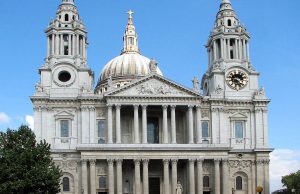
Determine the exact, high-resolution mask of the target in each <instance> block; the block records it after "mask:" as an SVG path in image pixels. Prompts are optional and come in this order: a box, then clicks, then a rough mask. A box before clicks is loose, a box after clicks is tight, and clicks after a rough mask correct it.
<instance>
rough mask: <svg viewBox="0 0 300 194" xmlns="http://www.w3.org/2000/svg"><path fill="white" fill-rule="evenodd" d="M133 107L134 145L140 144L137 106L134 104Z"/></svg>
mask: <svg viewBox="0 0 300 194" xmlns="http://www.w3.org/2000/svg"><path fill="white" fill-rule="evenodd" d="M133 107H134V143H140V133H139V105H137V104H135V105H133Z"/></svg>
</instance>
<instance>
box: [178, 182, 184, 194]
mask: <svg viewBox="0 0 300 194" xmlns="http://www.w3.org/2000/svg"><path fill="white" fill-rule="evenodd" d="M182 193H183V189H182V185H181V184H180V181H178V182H177V186H176V194H182Z"/></svg>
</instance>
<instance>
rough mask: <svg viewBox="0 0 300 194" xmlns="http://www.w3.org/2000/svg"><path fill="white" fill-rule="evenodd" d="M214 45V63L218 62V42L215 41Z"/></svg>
mask: <svg viewBox="0 0 300 194" xmlns="http://www.w3.org/2000/svg"><path fill="white" fill-rule="evenodd" d="M213 42H214V43H213V44H214V46H213V47H214V61H216V60H217V44H216V41H215V40H213Z"/></svg>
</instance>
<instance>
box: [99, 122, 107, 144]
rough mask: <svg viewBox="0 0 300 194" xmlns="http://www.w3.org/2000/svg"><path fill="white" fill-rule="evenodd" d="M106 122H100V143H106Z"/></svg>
mask: <svg viewBox="0 0 300 194" xmlns="http://www.w3.org/2000/svg"><path fill="white" fill-rule="evenodd" d="M105 128H106V127H105V120H99V121H98V143H99V144H101V143H105V142H106V141H105V139H106V131H105Z"/></svg>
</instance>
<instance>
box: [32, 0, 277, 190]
mask: <svg viewBox="0 0 300 194" xmlns="http://www.w3.org/2000/svg"><path fill="white" fill-rule="evenodd" d="M132 14H133V12H132V11H129V19H128V24H127V28H126V31H125V35H124V49H123V50H122V54H121V55H120V57H117V58H116V59H115V60H112V61H110V62H109V63H108V64H107V65H106V66H105V68H104V70H103V72H102V75H101V76H100V78H99V81H98V85H97V87H96V89H95V90H94V89H93V87H94V86H93V83H94V75H93V72H92V71H91V70H90V69H89V67H88V65H87V58H86V47H87V32H86V29H85V26H84V24H83V23H82V21H81V20H80V17H79V14H78V11H77V8H76V6H75V5H74V1H73V0H63V1H62V3H61V5H60V6H59V9H58V11H57V14H56V19H55V20H53V21H51V23H50V25H49V26H48V28H47V30H46V33H47V38H48V53H47V58H46V61H45V64H44V65H43V66H42V67H41V68H40V71H39V72H40V75H41V80H40V82H39V83H38V84H37V85H36V92H35V94H34V95H33V96H32V97H31V100H32V103H33V106H34V120H35V134H36V137H37V139H38V140H41V139H46V140H47V142H49V143H51V146H52V156H53V158H54V161H55V163H56V164H57V165H59V166H60V167H61V169H62V171H63V173H64V175H63V177H62V186H61V190H62V191H61V193H74V194H83V193H84V194H87V193H89V194H95V193H97V194H99V193H101V194H102V193H109V194H125V193H126V194H141V193H143V194H231V193H236V194H253V193H255V188H256V187H257V186H262V187H263V188H264V191H263V193H264V194H269V153H270V152H271V151H272V149H271V148H270V147H269V145H268V109H267V105H268V103H269V100H268V98H267V97H266V95H265V91H264V88H259V85H258V77H259V73H258V72H257V71H256V70H255V69H254V68H253V66H252V65H251V63H250V55H249V39H250V36H249V34H248V32H247V31H246V29H245V28H244V26H242V25H241V24H240V22H239V20H238V18H237V15H236V14H235V12H234V10H233V9H232V6H231V3H230V1H229V0H222V3H221V6H220V11H219V12H218V15H217V18H216V23H215V27H214V29H213V30H212V32H211V35H210V37H209V40H208V43H207V51H208V55H209V64H208V69H207V72H206V73H205V75H204V76H203V78H202V82H201V87H202V89H203V94H202V93H200V91H199V87H198V84H199V81H198V79H197V78H195V79H194V81H193V82H194V89H192V90H191V89H188V88H186V87H184V86H182V85H180V84H177V83H175V82H173V81H171V80H169V79H167V78H166V77H164V76H163V75H162V73H161V71H160V70H159V68H158V67H157V63H156V62H155V61H153V60H149V59H147V58H146V57H143V56H141V55H140V53H139V47H138V38H137V33H136V32H135V27H134V25H133V20H132ZM133 58H134V59H136V60H134V61H135V62H134V63H133V62H132V60H131V59H133ZM120 60H121V61H120ZM119 62H121V63H119ZM120 64H123V65H120ZM147 64H148V65H147ZM139 68H140V69H139ZM133 72H134V73H133ZM132 73H133V74H132Z"/></svg>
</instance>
